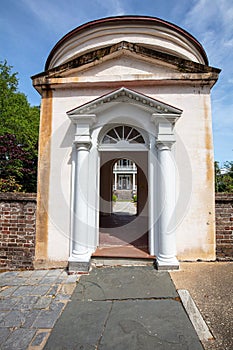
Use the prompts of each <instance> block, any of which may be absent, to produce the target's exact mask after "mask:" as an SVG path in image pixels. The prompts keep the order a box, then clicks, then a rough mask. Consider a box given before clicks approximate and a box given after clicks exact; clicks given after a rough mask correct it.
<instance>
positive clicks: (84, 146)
mask: <svg viewBox="0 0 233 350" xmlns="http://www.w3.org/2000/svg"><path fill="white" fill-rule="evenodd" d="M73 143H74V146H75V147H76V149H77V151H89V150H90V148H91V145H92V143H91V140H89V141H86V142H85V141H83V140H74V142H73Z"/></svg>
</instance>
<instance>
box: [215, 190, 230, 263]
mask: <svg viewBox="0 0 233 350" xmlns="http://www.w3.org/2000/svg"><path fill="white" fill-rule="evenodd" d="M215 205H216V209H215V211H216V255H217V259H218V260H233V193H216V197H215Z"/></svg>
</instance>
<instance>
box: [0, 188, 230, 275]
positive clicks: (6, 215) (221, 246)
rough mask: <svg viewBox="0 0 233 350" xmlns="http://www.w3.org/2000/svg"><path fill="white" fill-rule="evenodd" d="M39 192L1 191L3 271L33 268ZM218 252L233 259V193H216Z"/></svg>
mask: <svg viewBox="0 0 233 350" xmlns="http://www.w3.org/2000/svg"><path fill="white" fill-rule="evenodd" d="M35 231H36V194H30V193H0V271H1V270H14V269H32V268H33V259H34V254H35ZM216 254H217V259H219V260H233V193H232V194H230V193H229V194H224V193H217V194H216Z"/></svg>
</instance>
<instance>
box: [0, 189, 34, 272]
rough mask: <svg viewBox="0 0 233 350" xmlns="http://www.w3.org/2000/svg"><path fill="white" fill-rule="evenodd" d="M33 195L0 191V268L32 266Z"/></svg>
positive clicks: (27, 267)
mask: <svg viewBox="0 0 233 350" xmlns="http://www.w3.org/2000/svg"><path fill="white" fill-rule="evenodd" d="M35 212H36V195H35V194H29V193H0V270H14V269H32V268H33V258H34V254H35V230H36V213H35Z"/></svg>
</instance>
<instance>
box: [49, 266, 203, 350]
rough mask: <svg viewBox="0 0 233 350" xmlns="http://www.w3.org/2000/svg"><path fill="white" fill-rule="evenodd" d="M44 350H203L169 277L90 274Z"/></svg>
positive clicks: (124, 270)
mask: <svg viewBox="0 0 233 350" xmlns="http://www.w3.org/2000/svg"><path fill="white" fill-rule="evenodd" d="M45 349H46V350H54V349H56V350H59V349H67V350H68V349H69V350H71V349H83V350H84V349H88V350H89V349H90V350H91V349H93V350H94V349H98V350H110V349H114V350H131V349H132V350H152V349H157V350H169V349H173V350H181V349H189V350H201V349H203V348H202V345H201V343H200V341H199V339H198V337H197V334H196V333H195V331H194V328H193V326H192V324H191V322H190V321H189V318H188V316H187V314H186V312H185V311H184V308H183V306H182V304H181V302H180V300H179V297H178V294H177V292H176V289H175V287H174V285H173V282H172V280H171V278H170V275H169V273H168V272H158V271H156V270H155V269H154V268H153V267H152V266H150V267H149V266H147V267H111V268H109V267H108V268H101V269H93V270H92V272H91V273H90V275H87V276H82V277H81V279H80V281H79V283H78V285H77V287H76V289H75V291H74V293H73V295H72V299H71V302H70V303H68V305H67V307H66V309H65V310H64V312H63V314H62V315H61V317H60V318H59V320H58V322H57V323H56V325H55V327H54V329H53V331H52V333H51V336H50V337H49V339H48V342H47V344H46V346H45Z"/></svg>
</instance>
